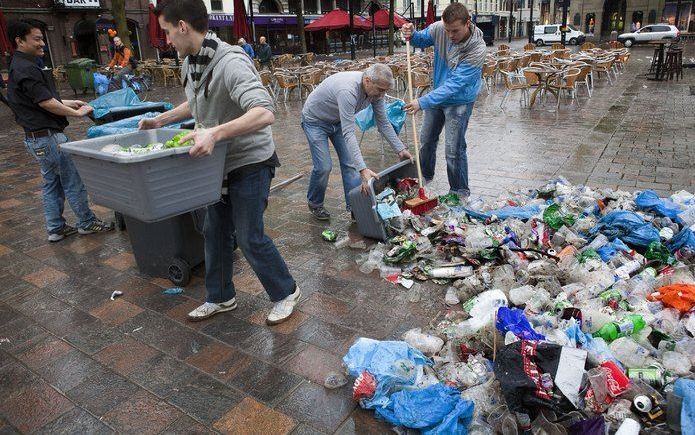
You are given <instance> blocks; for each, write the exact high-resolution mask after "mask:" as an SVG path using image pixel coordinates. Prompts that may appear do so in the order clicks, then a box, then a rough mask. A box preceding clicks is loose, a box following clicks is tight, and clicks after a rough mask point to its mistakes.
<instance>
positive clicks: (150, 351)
mask: <svg viewBox="0 0 695 435" xmlns="http://www.w3.org/2000/svg"><path fill="white" fill-rule="evenodd" d="M157 355H161V353H160V352H159V351H157V350H156V349H154V348H152V347H150V346H148V345H146V344H145V343H143V342H141V341H139V340H136V339H134V338H132V337H130V336H124V337H123V339H121V340H120V341H117V342H115V343H113V344H111V345H109V346H107V347H105V348H104V349H102V350H101V351H99V352H97V353H96V354H94V359H96V360H97V361H99V362H101V363H102V364H104V365H105V366H108V367H110V368H112V369H113V370H115V371H116V372H118V373H120V374H122V375H129V374H130V373H131V372H132V371H133V370H135V369H136V368H138V366H140V365H141V364H144V363H145V362H147V361H149V360H150V359H152V358H154V357H155V356H157Z"/></svg>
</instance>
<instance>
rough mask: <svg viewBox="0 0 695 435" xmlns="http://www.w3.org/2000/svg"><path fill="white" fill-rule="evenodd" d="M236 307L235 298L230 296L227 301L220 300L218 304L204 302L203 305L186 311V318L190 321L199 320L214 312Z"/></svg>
mask: <svg viewBox="0 0 695 435" xmlns="http://www.w3.org/2000/svg"><path fill="white" fill-rule="evenodd" d="M236 307H237V304H236V298H231V299H230V300H228V301H227V302H222V303H220V304H215V303H213V302H205V303H204V304H203V305H201V306H199V307H198V308H196V309H195V310H193V311H191V312H190V313H188V320H190V321H192V322H199V321H201V320H205V319H209V318H210V317H212V316H214V315H215V314H219V313H224V312H226V311H232V310H235V309H236Z"/></svg>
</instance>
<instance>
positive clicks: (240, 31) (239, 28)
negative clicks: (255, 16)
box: [232, 0, 253, 43]
mask: <svg viewBox="0 0 695 435" xmlns="http://www.w3.org/2000/svg"><path fill="white" fill-rule="evenodd" d="M232 33H233V35H234V38H235V39H237V40H238V39H239V38H244V39H246V40H247V42H253V41H250V39H249V36H251V31H250V30H249V23H248V21H247V20H246V8H245V7H244V0H234V26H233V27H232ZM234 42H235V43H236V41H234Z"/></svg>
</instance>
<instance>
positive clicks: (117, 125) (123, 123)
mask: <svg viewBox="0 0 695 435" xmlns="http://www.w3.org/2000/svg"><path fill="white" fill-rule="evenodd" d="M157 115H159V113H158V112H147V113H143V114H142V115H136V116H133V117H130V118H126V119H121V120H118V121H113V122H109V123H108V124H102V125H93V126H91V127H89V128H88V129H87V137H88V138H93V137H101V136H108V135H111V134H124V133H132V132H134V131H136V130H137V129H138V123H139V122H140V120H141V119H143V118H154V117H155V116H157ZM185 122H187V121H182V122H176V123H174V124H169V125H167V126H166V127H167V128H181V124H183V123H185Z"/></svg>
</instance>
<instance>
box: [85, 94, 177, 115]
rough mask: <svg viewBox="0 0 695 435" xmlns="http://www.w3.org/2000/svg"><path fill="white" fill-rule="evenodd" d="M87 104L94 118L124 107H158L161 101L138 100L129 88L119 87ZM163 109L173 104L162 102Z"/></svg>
mask: <svg viewBox="0 0 695 435" xmlns="http://www.w3.org/2000/svg"><path fill="white" fill-rule="evenodd" d="M89 105H90V106H92V107H93V108H94V117H95V118H96V119H99V118H103V117H104V116H106V115H107V114H108V113H109V112H111V111H117V110H119V109H120V110H122V109H124V108H129V109H132V108H135V107H148V106H149V107H159V106H161V105H162V103H161V102H154V101H151V102H146V103H143V102H142V101H140V98H138V96H137V95H136V94H135V91H133V90H132V89H131V88H125V89H119V90H117V91H113V92H109V93H107V94H104V95H102V96H101V97H99V98H96V99H94V100H92V101H90V102H89ZM164 107H165V110H171V109H172V108H173V107H174V106H173V105H172V104H171V103H164Z"/></svg>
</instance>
